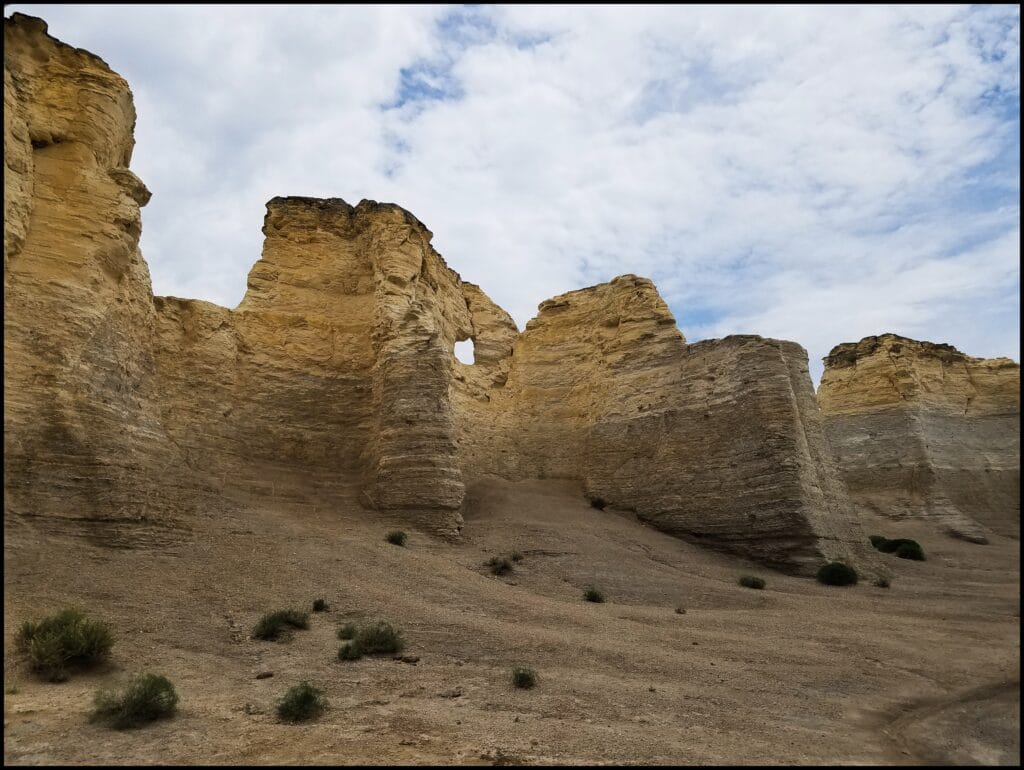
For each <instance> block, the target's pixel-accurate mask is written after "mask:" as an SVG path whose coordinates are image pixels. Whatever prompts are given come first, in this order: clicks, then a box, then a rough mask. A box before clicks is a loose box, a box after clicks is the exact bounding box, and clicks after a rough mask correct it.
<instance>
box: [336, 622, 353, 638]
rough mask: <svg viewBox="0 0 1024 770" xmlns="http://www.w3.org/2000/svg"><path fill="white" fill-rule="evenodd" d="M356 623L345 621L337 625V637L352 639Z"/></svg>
mask: <svg viewBox="0 0 1024 770" xmlns="http://www.w3.org/2000/svg"><path fill="white" fill-rule="evenodd" d="M356 628H357V626H356V624H355V623H345V624H343V625H341V626H339V627H338V638H339V639H354V638H355V635H356Z"/></svg>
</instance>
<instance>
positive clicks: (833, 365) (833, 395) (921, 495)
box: [818, 334, 1020, 542]
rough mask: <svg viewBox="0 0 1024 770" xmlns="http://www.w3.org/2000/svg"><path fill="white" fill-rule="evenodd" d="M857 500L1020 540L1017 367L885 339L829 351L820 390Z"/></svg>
mask: <svg viewBox="0 0 1024 770" xmlns="http://www.w3.org/2000/svg"><path fill="white" fill-rule="evenodd" d="M818 399H819V402H820V404H821V409H822V412H823V414H824V417H825V425H826V429H827V432H828V435H829V438H830V440H831V442H832V445H833V447H834V451H835V453H836V456H837V460H838V464H839V467H840V469H841V470H842V473H843V476H844V478H845V480H846V483H847V486H848V487H849V490H850V495H851V496H852V498H853V500H854V502H855V503H856V504H858V505H862V506H865V507H867V508H869V509H871V510H874V511H876V512H878V513H881V514H884V515H886V516H891V517H894V518H904V517H908V516H912V517H921V518H924V519H926V520H929V521H933V522H935V523H936V524H937V525H939V526H940V527H942V528H944V529H946V530H947V531H948V532H949V533H951V534H954V535H958V536H961V537H965V538H967V539H970V540H975V541H978V542H984V541H985V539H986V537H987V533H989V532H996V533H999V534H1002V535H1008V536H1011V537H1019V534H1020V366H1019V365H1018V364H1016V363H1014V362H1013V361H1010V360H1009V359H1007V358H996V359H979V358H971V357H970V356H966V355H964V354H963V353H961V352H960V351H958V350H957V349H956V348H954V347H951V346H949V345H936V344H933V343H930V342H919V341H917V340H912V339H907V338H905V337H899V336H897V335H895V334H884V335H882V336H880V337H866V338H864V339H863V340H861V341H860V342H856V343H846V344H843V345H838V346H836V347H835V348H833V350H832V352H831V353H830V354H829V356H828V357H827V358H826V359H825V373H824V376H823V377H822V380H821V387H820V388H819V391H818Z"/></svg>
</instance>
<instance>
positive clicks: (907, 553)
mask: <svg viewBox="0 0 1024 770" xmlns="http://www.w3.org/2000/svg"><path fill="white" fill-rule="evenodd" d="M871 545H873V546H874V547H875V548H877V549H878V550H879V551H881V552H882V553H892V554H895V555H896V556H897V557H899V558H900V559H913V560H914V561H924V560H925V558H924V549H923V548H922V547H921V544H920V543H918V542H917V541H916V540H909V539H907V538H904V537H897V538H895V539H893V540H889V539H888V538H884V537H881V536H879V535H872V536H871Z"/></svg>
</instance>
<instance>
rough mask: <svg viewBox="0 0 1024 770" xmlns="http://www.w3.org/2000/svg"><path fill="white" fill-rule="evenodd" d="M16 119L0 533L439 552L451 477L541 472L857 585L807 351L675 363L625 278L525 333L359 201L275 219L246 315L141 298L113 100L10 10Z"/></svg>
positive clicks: (303, 204)
mask: <svg viewBox="0 0 1024 770" xmlns="http://www.w3.org/2000/svg"><path fill="white" fill-rule="evenodd" d="M4 101H5V121H4V146H5V162H6V164H7V170H8V174H7V175H5V233H4V236H5V237H4V249H5V250H4V265H5V271H4V284H5V289H6V291H7V297H6V302H5V305H4V320H5V333H4V352H5V369H4V385H5V393H6V394H7V395H8V397H7V398H6V399H5V405H4V426H5V455H6V456H5V492H6V493H7V494H6V495H5V515H7V516H14V517H21V518H28V519H34V520H37V521H48V522H52V521H58V520H60V521H66V520H75V521H76V522H78V523H79V525H80V526H81V527H84V528H85V529H86V530H87V531H89V532H93V533H94V534H95V533H96V532H97V530H96V529H95V527H94V526H93V525H92V524H90V523H89V522H96V521H106V522H108V523H110V522H113V523H114V525H116V526H118V527H121V528H122V529H124V528H125V527H126V526H127V525H125V524H124V523H125V522H134V524H135V525H136V526H137V528H138V530H139V531H145V532H148V533H150V534H152V532H155V531H156V530H157V529H159V528H161V527H163V528H172V529H173V527H186V528H187V525H188V520H189V517H190V516H191V515H194V512H195V511H197V510H199V511H202V512H203V513H205V514H206V515H216V514H217V511H221V510H232V511H235V512H236V513H235V514H233V515H237V512H239V511H241V512H242V515H244V512H245V511H246V510H247V509H252V508H254V507H258V508H261V509H264V510H268V511H272V510H274V509H276V508H277V507H278V506H282V505H288V506H292V507H293V508H294V507H295V506H298V507H299V508H300V509H301V508H303V507H308V508H310V509H312V510H314V511H328V512H331V514H332V515H336V516H337V517H338V521H339V525H340V524H341V523H343V522H344V518H345V512H346V511H351V510H353V507H354V506H357V505H358V504H362V505H363V506H365V507H367V508H369V509H371V510H375V511H379V512H380V513H381V515H385V516H388V517H397V518H400V519H402V520H405V521H408V522H409V523H412V524H414V525H417V526H420V527H423V528H424V529H429V530H431V531H434V532H438V533H442V534H449V535H454V534H456V533H458V531H459V529H460V527H461V525H462V518H461V515H460V508H461V505H462V502H463V497H464V490H465V483H466V480H467V479H472V478H475V477H481V476H486V475H493V476H499V477H502V478H506V479H523V478H550V477H556V478H567V479H575V480H578V481H579V482H580V484H581V487H582V489H583V490H585V491H586V493H587V494H589V495H590V496H591V497H592V498H595V499H596V498H602V499H604V500H605V501H607V503H608V504H610V505H611V506H613V507H617V508H620V509H631V510H633V511H635V512H636V514H637V516H638V517H639V518H641V519H642V520H644V521H647V522H649V523H651V524H652V525H654V526H656V527H658V528H660V529H663V530H665V531H667V532H670V533H672V534H675V535H678V536H681V537H686V538H691V539H694V540H696V541H698V542H703V543H706V544H709V545H712V546H714V547H718V548H723V549H728V550H730V551H733V552H735V553H739V554H743V555H746V556H750V557H753V558H756V559H759V560H762V561H763V562H765V563H767V564H771V565H774V566H777V567H779V568H783V569H788V570H794V571H802V572H810V571H811V570H813V568H814V567H815V566H816V565H817V564H818V563H820V562H821V560H822V559H824V558H844V559H847V560H850V561H853V562H856V563H857V564H858V565H859V566H861V567H862V568H866V569H868V570H869V571H870V570H871V569H873V567H872V564H873V562H872V559H873V556H872V555H871V554H870V553H866V552H865V548H864V536H863V533H862V532H861V531H860V528H859V525H858V523H857V519H856V516H855V513H854V511H853V509H852V508H851V505H850V502H849V499H848V497H847V495H846V491H845V488H844V486H843V484H842V483H841V481H840V479H839V475H838V472H837V470H836V466H835V463H834V460H833V457H832V453H831V449H830V447H829V443H828V441H827V440H826V437H825V432H824V425H823V421H822V418H821V415H820V413H819V410H818V407H817V404H816V402H815V394H814V391H813V389H812V386H811V381H810V378H809V375H808V371H807V354H806V352H805V351H804V350H803V348H801V347H800V346H799V345H797V344H795V343H792V342H782V341H778V340H770V339H764V338H761V337H757V336H753V335H743V336H735V337H727V338H725V339H722V340H707V341H704V342H700V343H697V344H694V345H689V344H687V343H686V340H685V339H684V337H683V335H682V334H681V333H680V331H679V330H678V328H677V327H676V324H675V319H674V318H673V317H672V315H671V313H670V312H669V310H668V307H667V306H666V304H665V302H664V301H663V300H662V299H661V297H660V296H659V294H658V292H657V289H656V288H655V287H654V284H653V283H651V281H649V280H647V279H645V278H640V277H637V276H633V275H624V276H620V277H618V278H615V279H614V280H612V281H610V282H608V283H604V284H599V285H597V286H593V287H590V288H587V289H581V290H579V291H575V292H570V293H568V294H564V295H561V296H559V297H555V298H553V299H551V300H548V301H546V302H544V303H542V304H541V306H540V310H539V313H538V315H537V317H536V318H534V319H533V320H532V321H531V322H530V323H529V324H527V327H526V329H525V330H524V331H523V332H522V333H520V332H519V331H518V329H517V328H516V325H515V323H514V322H513V321H512V319H511V318H510V317H509V316H508V314H507V313H506V312H505V311H503V310H502V309H501V308H499V307H498V306H496V305H495V304H494V303H493V302H492V301H491V300H490V299H488V297H487V296H486V295H485V294H484V293H483V291H481V289H480V288H479V287H477V286H475V285H473V284H469V283H466V282H464V281H462V280H461V278H460V277H459V275H458V274H457V273H455V272H454V271H453V270H451V269H450V268H448V266H447V265H446V264H445V262H444V260H443V259H442V258H441V256H440V255H439V254H438V253H437V252H436V251H435V250H434V249H433V247H432V246H431V243H430V241H431V233H430V231H429V230H427V228H426V227H424V226H423V224H422V223H421V222H419V220H418V219H416V218H415V217H414V216H412V215H411V214H409V213H408V212H407V211H405V210H404V209H402V208H400V207H398V206H395V205H391V204H378V203H375V202H373V201H363V202H361V203H360V204H359V205H357V206H350V205H349V204H347V203H345V202H344V201H341V200H338V199H329V200H317V199H311V198H302V197H286V198H275V199H273V200H271V201H270V202H269V203H268V204H267V214H266V218H265V223H264V228H263V232H264V235H265V241H264V246H263V253H262V255H261V258H260V259H259V260H258V261H257V262H256V263H255V265H254V266H253V268H252V270H251V271H250V274H249V279H248V287H247V292H246V294H245V297H244V299H243V300H242V302H241V303H240V304H239V305H238V307H236V308H234V309H227V308H222V307H218V306H215V305H212V304H210V303H208V302H201V301H197V300H185V299H178V298H173V297H153V296H152V292H151V286H150V281H149V275H148V272H147V269H146V265H145V262H144V260H143V259H142V256H141V254H140V253H139V251H138V236H139V233H140V228H141V225H140V216H139V207H140V206H142V205H144V204H145V202H146V201H147V200H148V193H147V192H146V191H145V188H144V187H143V186H142V184H141V182H139V181H138V180H137V179H136V178H135V176H134V175H133V174H132V173H131V172H130V171H129V170H128V168H127V167H128V163H129V160H130V156H131V148H132V143H133V139H132V128H133V126H134V120H135V114H134V108H133V107H132V98H131V92H130V91H129V89H128V85H127V84H126V83H125V82H124V81H123V80H122V79H121V78H120V77H118V76H117V75H116V74H114V73H112V72H111V71H110V70H109V68H107V67H106V65H105V64H104V63H103V62H102V60H100V59H98V58H97V57H93V56H89V55H84V54H82V52H79V51H77V50H76V49H72V48H70V47H68V46H64V45H63V44H60V43H59V42H58V41H55V40H54V39H53V38H51V37H49V36H48V35H47V34H46V32H45V24H43V23H42V22H40V21H39V20H33V19H31V18H29V17H25V16H22V15H20V14H15V15H14V16H13V17H12V18H11V19H9V20H7V21H6V22H5V70H4ZM464 339H473V341H474V343H475V350H476V363H475V364H473V365H465V364H462V363H460V362H459V361H457V360H456V359H455V358H454V355H453V347H454V344H455V343H456V342H457V341H459V340H464ZM129 529H130V527H129ZM119 531H120V530H119ZM97 537H98V539H100V540H102V533H100V534H99V535H98V536H97ZM151 539H152V538H151Z"/></svg>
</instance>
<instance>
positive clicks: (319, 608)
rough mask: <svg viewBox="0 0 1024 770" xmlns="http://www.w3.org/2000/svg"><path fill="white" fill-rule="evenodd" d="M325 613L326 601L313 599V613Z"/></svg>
mask: <svg viewBox="0 0 1024 770" xmlns="http://www.w3.org/2000/svg"><path fill="white" fill-rule="evenodd" d="M326 611H327V600H326V599H314V600H313V612H326Z"/></svg>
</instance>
